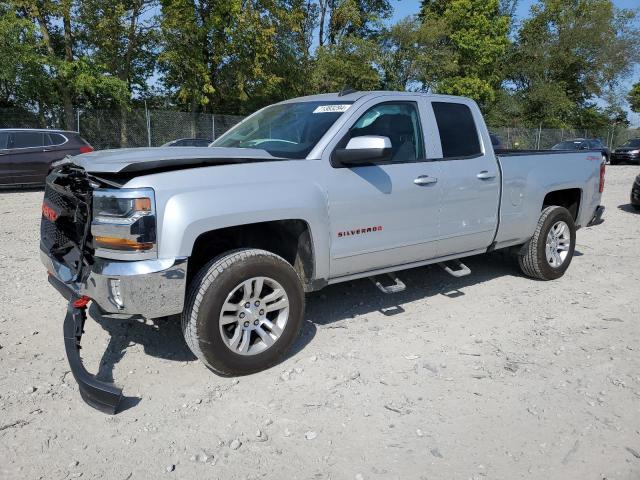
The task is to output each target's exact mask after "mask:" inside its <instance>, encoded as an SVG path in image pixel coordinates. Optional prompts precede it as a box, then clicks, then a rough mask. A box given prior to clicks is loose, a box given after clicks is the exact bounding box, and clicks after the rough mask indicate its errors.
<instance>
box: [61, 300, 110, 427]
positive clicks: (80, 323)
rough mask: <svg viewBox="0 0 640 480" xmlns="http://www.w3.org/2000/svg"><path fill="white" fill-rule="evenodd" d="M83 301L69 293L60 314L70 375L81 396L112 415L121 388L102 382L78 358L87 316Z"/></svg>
mask: <svg viewBox="0 0 640 480" xmlns="http://www.w3.org/2000/svg"><path fill="white" fill-rule="evenodd" d="M87 303H88V299H86V300H85V297H83V298H78V297H71V299H70V301H69V305H68V307H67V315H66V316H65V317H64V325H63V331H64V348H65V350H66V353H67V360H68V361H69V367H70V368H71V373H72V374H73V377H74V378H75V379H76V382H78V387H79V388H80V395H81V396H82V399H83V400H84V401H85V402H86V403H87V404H88V405H90V406H92V407H93V408H95V409H97V410H100V411H101V412H104V413H107V414H110V415H113V414H115V413H116V411H117V409H118V405H119V404H120V399H121V398H122V389H120V388H118V387H116V386H115V385H114V384H113V383H108V382H102V381H100V380H98V379H97V378H96V377H95V376H94V375H91V374H90V373H89V372H88V371H87V369H86V368H84V365H83V364H82V358H80V348H81V347H80V340H81V339H82V334H83V333H84V330H83V328H84V322H85V321H86V319H87V311H86V310H87Z"/></svg>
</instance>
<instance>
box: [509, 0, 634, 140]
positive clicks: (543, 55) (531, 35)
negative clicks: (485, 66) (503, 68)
mask: <svg viewBox="0 0 640 480" xmlns="http://www.w3.org/2000/svg"><path fill="white" fill-rule="evenodd" d="M634 19H635V13H634V12H632V11H629V10H620V9H616V8H615V7H614V6H613V3H612V2H611V1H610V0H579V1H572V2H568V1H566V0H540V1H539V3H537V4H536V5H534V6H533V7H532V10H531V17H530V18H529V19H527V20H526V21H525V22H524V23H523V25H522V28H521V29H520V30H519V32H518V35H517V38H516V42H515V45H514V47H513V49H512V50H511V52H510V54H509V55H508V61H507V64H508V65H509V67H510V71H509V75H508V76H509V78H510V80H511V81H512V82H513V84H514V86H515V88H516V90H517V91H518V92H519V95H520V98H521V100H522V102H523V110H524V116H525V118H526V119H527V120H528V121H529V122H530V123H532V124H535V125H538V124H539V123H544V124H545V125H547V126H550V127H563V126H569V125H570V124H571V120H572V118H575V116H576V110H577V109H582V108H589V102H591V101H592V99H594V98H595V97H599V96H602V95H603V94H604V93H606V92H607V91H608V90H611V89H612V88H615V87H616V86H617V85H618V84H619V82H620V80H621V79H622V78H624V77H625V76H627V75H628V74H629V73H630V71H631V69H632V67H633V64H634V63H635V61H637V59H638V48H639V37H638V32H637V30H636V29H635V28H634V26H633V21H634Z"/></svg>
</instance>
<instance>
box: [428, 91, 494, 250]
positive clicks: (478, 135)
mask: <svg viewBox="0 0 640 480" xmlns="http://www.w3.org/2000/svg"><path fill="white" fill-rule="evenodd" d="M430 106H431V110H430V114H431V115H432V121H431V122H430V126H431V127H433V128H435V129H436V130H437V132H438V136H439V138H440V146H441V152H439V153H440V158H437V159H435V160H437V162H436V163H439V164H440V165H441V169H440V182H439V183H440V184H441V186H442V197H441V215H440V240H439V242H438V252H439V255H440V256H446V255H453V254H458V253H464V252H470V251H473V250H478V249H482V248H486V247H488V246H489V245H490V244H491V242H492V241H493V238H494V235H495V231H496V228H497V225H498V207H499V202H500V172H499V171H498V162H497V159H496V158H495V155H494V153H493V148H492V147H491V140H490V139H489V136H488V132H487V129H486V127H485V124H484V120H483V119H482V116H481V115H480V111H479V109H478V108H477V106H476V105H475V104H474V103H473V102H471V101H467V100H464V99H460V100H457V99H456V101H450V100H442V101H440V100H435V99H434V100H432V101H430ZM482 132H484V137H486V138H484V137H483V133H482Z"/></svg>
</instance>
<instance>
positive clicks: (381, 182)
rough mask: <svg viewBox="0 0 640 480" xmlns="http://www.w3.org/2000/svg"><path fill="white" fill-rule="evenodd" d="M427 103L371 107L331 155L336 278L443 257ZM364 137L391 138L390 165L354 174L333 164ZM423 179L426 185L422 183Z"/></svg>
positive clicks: (358, 114)
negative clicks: (439, 251) (337, 152)
mask: <svg viewBox="0 0 640 480" xmlns="http://www.w3.org/2000/svg"><path fill="white" fill-rule="evenodd" d="M421 99H422V97H419V96H415V97H414V96H399V97H391V96H389V97H384V100H383V101H381V100H380V99H374V100H370V101H369V102H366V103H364V104H363V105H361V106H359V107H358V109H357V111H355V112H354V114H353V116H352V117H351V119H350V121H349V122H347V123H346V124H345V126H344V127H343V128H342V129H341V131H340V132H338V134H337V135H336V137H335V140H334V143H333V144H329V147H328V148H327V149H326V150H325V161H326V164H327V165H328V168H329V169H330V172H329V175H328V180H327V182H326V185H327V194H328V199H327V200H328V204H329V212H330V219H331V225H330V234H331V264H330V271H331V276H332V277H339V276H345V275H349V274H355V273H361V272H365V271H370V270H374V269H379V268H384V267H389V266H395V265H401V264H403V263H410V262H414V261H417V260H422V259H428V258H433V257H436V256H437V249H436V244H437V236H438V214H439V212H438V209H439V196H440V184H439V183H438V182H437V179H438V172H439V165H438V164H437V162H435V163H434V162H429V161H427V159H426V155H427V152H426V149H425V143H427V142H426V138H425V135H424V130H423V128H422V125H423V124H424V111H425V106H426V105H425V104H424V102H422V101H421ZM362 135H379V136H384V137H389V138H390V140H391V145H392V151H393V153H392V158H391V160H390V161H387V162H380V163H377V164H372V165H367V166H358V167H351V168H345V167H342V166H336V165H333V166H332V165H331V164H330V155H331V153H332V152H333V150H334V149H335V148H336V147H337V146H340V148H344V145H346V143H347V141H348V140H349V139H351V138H354V137H357V136H362ZM420 177H421V178H422V180H425V179H427V181H421V180H418V181H417V182H416V179H420ZM428 179H431V180H432V181H428Z"/></svg>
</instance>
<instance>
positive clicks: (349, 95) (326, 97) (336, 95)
mask: <svg viewBox="0 0 640 480" xmlns="http://www.w3.org/2000/svg"><path fill="white" fill-rule="evenodd" d="M382 95H394V96H396V95H397V96H415V95H420V96H424V97H429V98H434V99H435V98H439V99H450V100H454V99H458V100H460V99H462V98H466V97H459V96H454V95H438V94H433V93H427V92H397V91H393V90H371V91H355V92H354V91H348V92H346V93H345V94H343V95H341V94H340V92H332V93H320V94H317V95H308V96H305V97H296V98H291V99H289V100H284V101H282V102H279V103H294V102H339V101H341V100H343V101H347V102H355V101H357V100H360V99H361V98H364V97H376V96H382Z"/></svg>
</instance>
